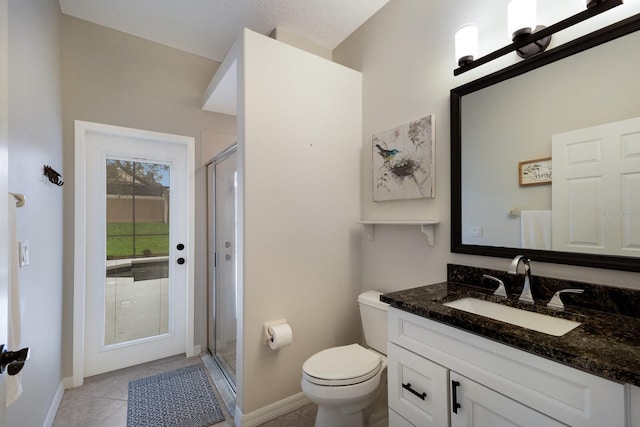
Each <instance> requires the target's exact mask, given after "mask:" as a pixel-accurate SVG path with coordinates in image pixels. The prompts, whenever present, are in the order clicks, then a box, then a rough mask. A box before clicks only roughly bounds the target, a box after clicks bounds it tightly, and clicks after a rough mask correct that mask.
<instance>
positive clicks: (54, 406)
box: [42, 378, 66, 427]
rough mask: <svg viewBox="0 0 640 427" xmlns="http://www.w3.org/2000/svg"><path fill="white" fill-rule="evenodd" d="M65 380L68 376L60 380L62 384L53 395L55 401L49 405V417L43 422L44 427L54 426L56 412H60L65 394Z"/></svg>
mask: <svg viewBox="0 0 640 427" xmlns="http://www.w3.org/2000/svg"><path fill="white" fill-rule="evenodd" d="M65 380H66V378H65V379H64V380H62V381H61V382H60V385H59V386H58V389H57V390H56V394H55V395H54V396H53V401H52V402H51V406H50V407H49V412H47V418H45V420H44V423H42V426H43V427H51V426H53V421H54V420H55V419H56V414H57V413H58V408H59V407H60V402H62V396H64V390H65V384H64V382H65Z"/></svg>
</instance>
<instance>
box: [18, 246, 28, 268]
mask: <svg viewBox="0 0 640 427" xmlns="http://www.w3.org/2000/svg"><path fill="white" fill-rule="evenodd" d="M25 265H29V242H28V241H27V240H25V241H24V242H20V267H24V266H25Z"/></svg>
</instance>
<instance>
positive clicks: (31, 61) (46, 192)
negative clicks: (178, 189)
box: [0, 0, 67, 426]
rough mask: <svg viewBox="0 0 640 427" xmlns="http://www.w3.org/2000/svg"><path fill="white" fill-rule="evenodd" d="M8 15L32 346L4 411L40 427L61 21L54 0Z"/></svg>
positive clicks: (56, 375)
mask: <svg viewBox="0 0 640 427" xmlns="http://www.w3.org/2000/svg"><path fill="white" fill-rule="evenodd" d="M8 16H9V19H8V22H9V74H8V77H9V94H8V95H9V96H8V106H9V123H8V129H9V132H8V140H9V151H8V155H9V168H8V169H9V170H8V172H9V191H12V192H16V193H23V194H24V195H26V197H27V203H26V205H25V206H24V207H22V208H19V209H18V211H17V222H18V239H19V240H21V241H25V240H28V241H29V242H30V248H31V249H30V253H31V263H30V265H28V266H25V267H23V268H22V269H21V271H20V306H21V310H22V316H21V318H22V345H23V346H28V347H30V348H31V359H30V360H29V361H28V362H27V364H26V365H25V367H24V369H23V374H22V385H23V389H24V392H23V394H22V396H21V397H20V398H19V399H18V400H17V401H16V402H15V403H14V404H13V405H11V406H10V407H9V408H8V409H7V412H6V414H7V417H6V424H7V425H9V426H38V425H43V424H44V423H45V419H46V418H47V416H48V411H49V409H50V407H51V405H52V403H53V401H54V399H55V397H56V392H57V391H58V390H61V388H60V386H61V379H62V376H61V352H62V350H61V325H62V287H63V284H62V252H63V251H62V248H63V232H62V227H63V193H64V191H66V190H67V187H66V184H65V186H64V187H58V186H55V185H53V184H50V183H49V182H48V181H45V180H44V179H43V175H42V170H43V166H44V165H45V164H47V165H50V166H51V167H53V168H54V169H56V170H57V171H58V172H60V173H62V176H63V179H65V180H66V179H67V176H66V174H65V169H64V167H63V161H62V96H61V89H60V63H61V44H60V31H61V29H60V18H61V17H60V7H59V5H58V2H57V1H55V0H20V1H9V13H8ZM2 196H3V197H4V194H2ZM0 404H2V405H3V404H4V403H0ZM50 415H51V414H50ZM53 415H54V414H53Z"/></svg>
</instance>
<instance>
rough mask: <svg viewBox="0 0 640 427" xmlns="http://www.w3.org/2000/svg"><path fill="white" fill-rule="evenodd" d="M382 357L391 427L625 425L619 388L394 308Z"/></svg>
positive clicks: (617, 385)
mask: <svg viewBox="0 0 640 427" xmlns="http://www.w3.org/2000/svg"><path fill="white" fill-rule="evenodd" d="M387 355H388V368H387V369H388V382H389V409H390V410H389V425H390V426H391V427H394V426H409V425H414V426H421V427H422V426H438V427H442V426H452V427H458V426H511V425H514V426H515V425H519V426H532V427H539V426H564V425H570V426H580V427H587V426H593V427H601V426H607V427H615V426H619V427H624V426H626V425H628V424H627V422H626V416H625V399H626V397H625V386H624V385H622V384H618V383H615V382H612V381H609V380H606V379H603V378H600V377H597V376H595V375H591V374H588V373H585V372H582V371H579V370H577V369H573V368H571V367H568V366H564V365H561V364H559V363H556V362H553V361H550V360H547V359H544V358H541V357H538V356H534V355H532V354H529V353H527V352H524V351H522V350H518V349H515V348H512V347H509V346H506V345H503V344H500V343H497V342H494V341H491V340H489V339H486V338H482V337H480V336H478V335H475V334H471V333H468V332H465V331H463V330H460V329H457V328H453V327H451V326H448V325H445V324H443V323H439V322H435V321H433V320H430V319H427V318H423V317H420V316H417V315H414V314H410V313H407V312H404V311H401V310H398V309H395V308H390V309H389V343H388V348H387ZM458 405H459V406H458Z"/></svg>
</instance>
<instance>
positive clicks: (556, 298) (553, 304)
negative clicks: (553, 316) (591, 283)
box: [547, 289, 584, 310]
mask: <svg viewBox="0 0 640 427" xmlns="http://www.w3.org/2000/svg"><path fill="white" fill-rule="evenodd" d="M583 292H584V289H561V290H559V291H558V292H556V293H555V294H553V297H551V300H550V301H549V302H548V303H547V307H549V308H553V309H555V310H564V303H563V302H562V299H560V295H561V294H581V293H583Z"/></svg>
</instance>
